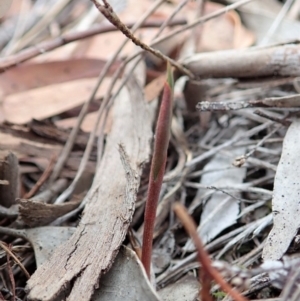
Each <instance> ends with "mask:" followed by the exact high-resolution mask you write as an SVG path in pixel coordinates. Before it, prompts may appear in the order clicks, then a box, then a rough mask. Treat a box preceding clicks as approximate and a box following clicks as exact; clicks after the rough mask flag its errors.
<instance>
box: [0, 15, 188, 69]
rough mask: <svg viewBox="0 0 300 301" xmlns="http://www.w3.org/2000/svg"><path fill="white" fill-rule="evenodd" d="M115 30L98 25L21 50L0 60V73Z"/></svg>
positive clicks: (148, 25)
mask: <svg viewBox="0 0 300 301" xmlns="http://www.w3.org/2000/svg"><path fill="white" fill-rule="evenodd" d="M135 23H136V22H131V23H127V24H126V26H128V27H129V28H132V27H133V26H134V24H135ZM162 24H165V22H162V21H156V20H150V21H147V22H144V23H143V25H142V26H141V27H143V28H153V27H155V28H156V27H160V26H161V25H162ZM184 24H186V20H184V19H176V20H173V21H172V22H169V23H168V26H178V25H184ZM117 30H118V28H116V27H115V26H113V25H111V24H105V25H102V24H100V25H95V26H93V27H92V28H89V29H87V30H84V31H79V32H70V33H66V34H64V35H61V36H59V37H57V38H55V39H52V40H49V41H44V42H41V43H39V44H37V45H34V46H31V47H29V48H26V49H25V50H22V51H20V52H18V53H16V54H14V55H10V56H6V57H4V58H0V73H1V72H4V71H6V70H8V69H10V68H12V67H14V66H16V65H18V64H20V63H22V62H25V61H27V60H29V59H32V58H34V57H36V56H38V55H41V54H44V53H46V52H49V51H52V50H54V49H56V48H58V47H61V46H64V45H67V44H69V43H73V42H76V41H80V40H83V39H87V38H90V37H93V36H95V35H97V34H102V33H108V32H112V31H117Z"/></svg>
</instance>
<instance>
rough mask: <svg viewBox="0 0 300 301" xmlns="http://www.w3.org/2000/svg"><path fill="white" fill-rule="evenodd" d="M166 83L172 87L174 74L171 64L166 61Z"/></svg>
mask: <svg viewBox="0 0 300 301" xmlns="http://www.w3.org/2000/svg"><path fill="white" fill-rule="evenodd" d="M167 83H168V85H169V86H170V88H171V90H172V91H173V89H174V76H173V70H172V66H171V64H170V63H169V62H168V64H167Z"/></svg>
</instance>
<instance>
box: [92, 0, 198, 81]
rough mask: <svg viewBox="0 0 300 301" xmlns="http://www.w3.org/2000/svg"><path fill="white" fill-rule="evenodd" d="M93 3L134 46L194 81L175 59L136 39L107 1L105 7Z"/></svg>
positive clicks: (191, 74) (95, 2) (192, 76)
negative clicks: (167, 63) (168, 64)
mask: <svg viewBox="0 0 300 301" xmlns="http://www.w3.org/2000/svg"><path fill="white" fill-rule="evenodd" d="M92 2H93V3H94V4H95V6H96V7H97V9H98V10H99V11H100V12H101V13H102V14H103V15H104V16H105V17H106V18H107V20H108V21H109V22H110V23H112V24H113V25H115V26H116V27H117V28H118V29H119V30H120V31H121V32H122V33H123V34H124V35H125V36H126V37H127V38H128V39H130V40H131V41H132V42H133V43H134V44H136V45H137V46H139V47H141V48H142V49H144V50H146V51H148V52H150V53H152V54H153V55H155V56H157V57H158V58H160V59H162V60H164V61H166V62H169V63H170V64H171V65H172V66H174V67H176V68H177V69H178V70H180V72H181V73H183V74H186V75H187V76H189V77H190V78H191V79H194V78H195V76H194V74H193V73H192V72H191V71H189V70H188V69H187V68H185V67H183V66H182V65H181V64H179V63H177V62H176V61H174V60H173V59H171V58H169V57H168V56H166V55H164V54H163V53H161V52H160V51H158V50H157V49H154V48H152V47H151V46H148V45H147V44H145V43H143V42H142V41H141V40H139V39H138V38H137V37H135V36H134V35H133V34H132V32H131V31H130V30H129V28H128V27H127V26H126V25H125V24H124V23H122V22H121V20H120V19H119V17H118V16H117V15H116V13H115V12H114V11H113V9H112V7H111V6H110V5H109V4H108V2H107V1H106V0H103V3H104V5H101V4H99V3H98V2H97V1H96V0H92Z"/></svg>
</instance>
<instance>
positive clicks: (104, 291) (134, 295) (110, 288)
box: [92, 246, 161, 301]
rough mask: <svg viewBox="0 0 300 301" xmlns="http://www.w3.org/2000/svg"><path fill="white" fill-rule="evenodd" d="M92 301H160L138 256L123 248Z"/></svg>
mask: <svg viewBox="0 0 300 301" xmlns="http://www.w3.org/2000/svg"><path fill="white" fill-rule="evenodd" d="M99 286H100V288H99V289H98V290H96V291H95V293H94V295H93V297H92V301H111V300H114V301H132V300H143V301H159V300H161V299H160V298H159V296H158V295H157V293H156V292H155V290H154V289H153V287H152V285H151V283H150V281H149V280H148V277H147V275H146V272H145V270H144V268H143V267H142V264H141V262H140V260H139V259H138V257H137V255H136V254H135V253H134V252H133V251H132V250H130V249H129V248H127V247H125V246H122V247H121V249H120V252H119V254H118V256H117V257H116V260H115V262H114V263H113V265H112V268H111V269H110V270H109V272H108V273H107V274H105V275H104V276H103V277H102V278H101V280H100V284H99Z"/></svg>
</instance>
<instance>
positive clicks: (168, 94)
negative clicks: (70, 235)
mask: <svg viewBox="0 0 300 301" xmlns="http://www.w3.org/2000/svg"><path fill="white" fill-rule="evenodd" d="M172 103H173V75H172V71H171V67H170V66H168V79H167V82H166V83H165V86H164V92H163V97H162V102H161V106H160V110H159V115H158V120H157V125H156V131H155V142H154V153H153V158H152V163H151V171H150V178H149V186H148V197H147V202H146V208H145V218H144V235H143V249H142V263H143V265H144V268H145V270H146V273H147V275H148V277H149V278H150V267H151V254H152V240H153V231H154V225H155V216H156V208H157V203H158V199H159V194H160V190H161V185H162V182H163V176H164V173H165V166H166V160H167V151H168V145H169V140H170V128H171V120H172Z"/></svg>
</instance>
